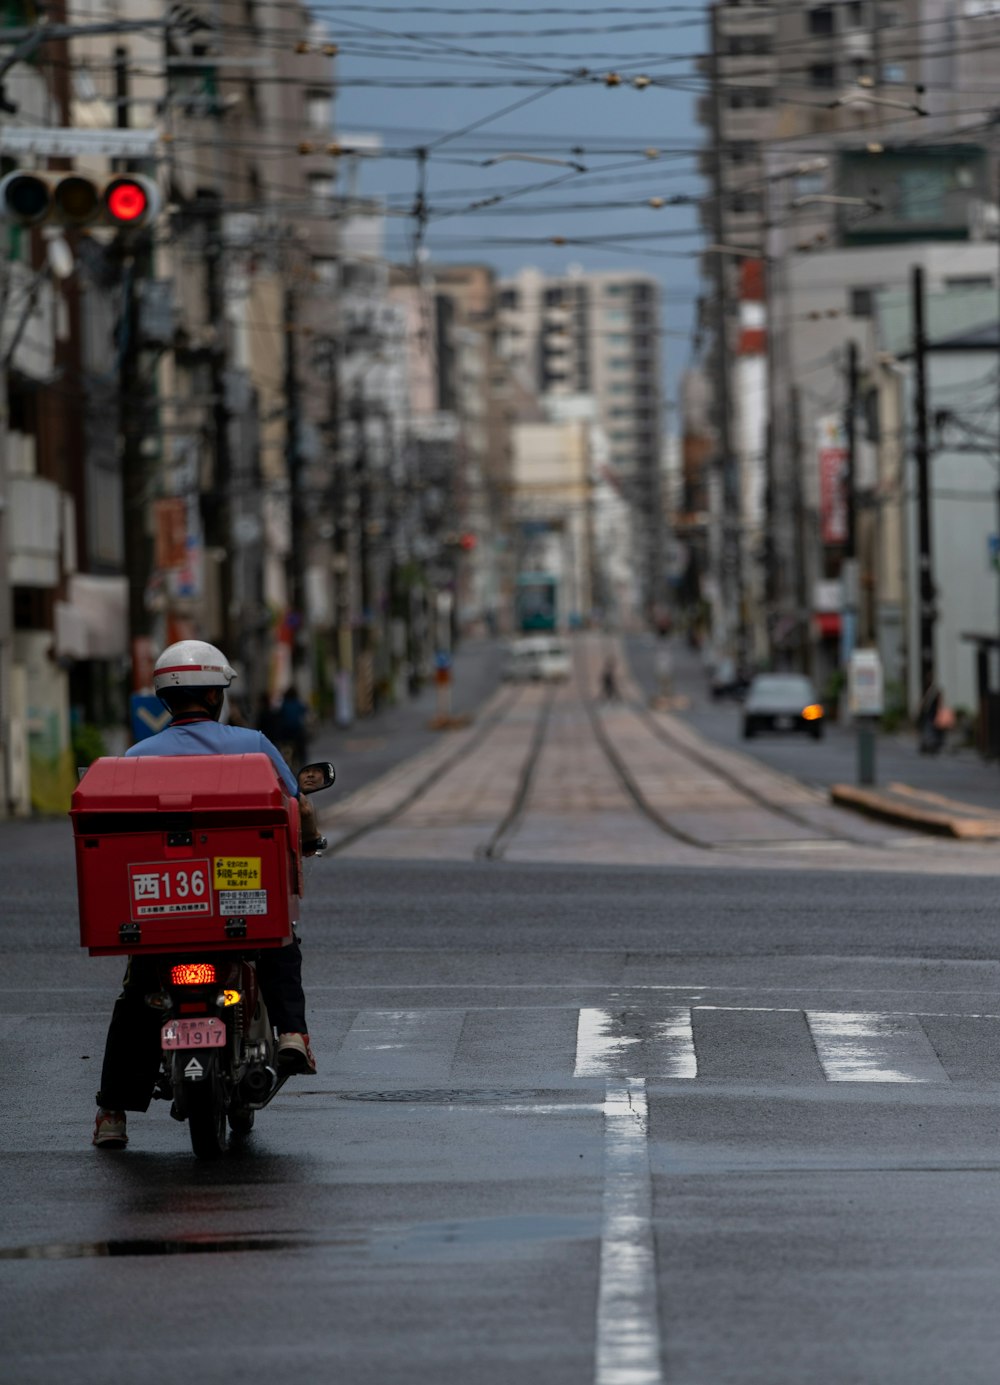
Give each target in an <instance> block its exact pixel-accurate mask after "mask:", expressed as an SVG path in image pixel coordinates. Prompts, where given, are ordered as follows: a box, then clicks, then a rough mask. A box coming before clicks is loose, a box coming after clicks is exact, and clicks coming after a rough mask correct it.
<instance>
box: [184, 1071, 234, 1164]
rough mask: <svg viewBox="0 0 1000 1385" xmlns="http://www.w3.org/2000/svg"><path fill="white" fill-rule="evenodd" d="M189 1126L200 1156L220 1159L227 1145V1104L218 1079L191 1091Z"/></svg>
mask: <svg viewBox="0 0 1000 1385" xmlns="http://www.w3.org/2000/svg"><path fill="white" fill-rule="evenodd" d="M187 1120H188V1130H189V1131H190V1133H191V1148H192V1150H193V1151H194V1154H195V1158H197V1159H218V1157H219V1155H220V1154H222V1153H224V1151H225V1149H226V1145H227V1136H226V1108H225V1105H224V1104H223V1100H222V1092H221V1091H220V1090H219V1088H218V1087H217V1086H216V1084H215V1083H214V1082H199V1083H198V1084H197V1085H192V1087H191V1090H190V1092H189V1093H188V1095H187Z"/></svg>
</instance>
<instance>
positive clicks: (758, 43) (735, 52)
mask: <svg viewBox="0 0 1000 1385" xmlns="http://www.w3.org/2000/svg"><path fill="white" fill-rule="evenodd" d="M726 52H727V53H728V54H729V55H730V57H734V58H739V57H743V56H744V55H755V56H763V55H765V54H767V53H770V52H771V39H770V36H769V35H768V34H730V36H729V38H728V39H727V40H726Z"/></svg>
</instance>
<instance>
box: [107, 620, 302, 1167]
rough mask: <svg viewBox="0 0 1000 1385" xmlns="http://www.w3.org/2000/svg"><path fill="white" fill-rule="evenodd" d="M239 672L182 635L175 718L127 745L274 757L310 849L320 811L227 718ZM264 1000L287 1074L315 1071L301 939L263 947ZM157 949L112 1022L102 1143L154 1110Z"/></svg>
mask: <svg viewBox="0 0 1000 1385" xmlns="http://www.w3.org/2000/svg"><path fill="white" fill-rule="evenodd" d="M235 677H236V671H235V669H233V668H231V667H230V665H229V662H228V660H227V659H226V657H225V655H224V654H223V653H222V652H221V650H218V649H216V648H215V646H214V645H211V644H207V643H205V642H204V641H203V640H181V641H179V642H178V643H177V644H172V645H170V646H169V648H167V649H165V650H164V651H163V653H162V654H161V655H160V657H159V659H157V661H156V666H155V668H154V670H153V688H154V691H155V692H156V694H157V696H158V697H159V699H160V701H161V702H162V703H163V705H164V706H165V707H166V708H167V710H168V711H169V712H170V713H171V720H170V723H169V725H168V726H166V727H165V728H164V729H163V730H162V731H159V732H157V734H156V735H154V736H150V737H148V738H147V739H146V740H144V741H139V742H138V743H137V744H136V745H133V746H132V747H131V749H129V750H127V751H126V752H125V753H126V755H128V756H134V755H247V754H261V753H263V754H265V755H267V756H269V757H270V759H271V760H272V761H273V762H274V766H275V769H276V770H277V773H278V776H279V778H280V779H281V781H282V783H283V784H284V786H285V788H286V789H287V791H288V793H289V794H290V795H292V796H293V797H295V798H298V800H299V819H300V823H301V833H302V850H303V853H304V854H305V855H307V856H308V855H311V854H312V853H313V852H314V851H315V850H316V849H317V847H318V846H319V845H320V844H321V843H320V838H319V831H318V828H317V824H316V816H315V812H314V810H313V807H312V804H311V803H310V802H309V800H308V798H306V797H305V796H303V795H300V794H299V786H298V784H297V782H296V779H295V776H294V775H293V773H292V771H291V770H290V769H289V767H288V765H287V764H286V763H285V761H284V759H283V758H282V756H281V755H280V753H279V752H278V750H277V749H276V748H275V746H274V745H272V744H271V742H270V741H269V740H268V739H267V737H266V736H265V735H263V734H262V733H261V732H260V731H253V730H251V729H250V728H249V727H245V726H224V725H222V724H221V723H220V721H219V717H220V716H221V714H222V709H223V706H224V703H225V697H226V688H228V686H229V684H230V683H231V682H232V681H233V679H234V678H235ZM257 977H258V980H259V982H260V988H261V993H262V995H263V998H264V1004H265V1005H266V1006H267V1010H268V1014H269V1016H270V1018H271V1021H272V1023H273V1024H274V1025H275V1027H276V1029H277V1031H278V1049H277V1062H278V1067H279V1069H280V1071H281V1072H282V1073H283V1074H284V1075H286V1076H288V1075H294V1074H296V1073H307V1074H311V1073H315V1071H316V1063H315V1060H314V1058H313V1054H312V1049H311V1048H310V1046H309V1034H308V1032H307V1029H306V1014H305V996H304V994H303V991H302V952H301V949H300V947H299V943H298V940H297V939H296V940H295V941H294V942H292V943H291V944H290V945H289V946H287V947H281V948H274V949H268V950H266V951H263V952H262V953H261V955H260V958H259V960H258V963H257ZM156 978H157V972H156V961H155V959H150V958H145V957H130V958H129V965H128V968H127V970H126V972H125V982H124V987H123V990H122V993H121V995H120V996H119V998H118V1000H117V1001H116V1003H115V1008H114V1012H113V1014H112V1016H111V1024H110V1026H109V1029H108V1038H107V1045H106V1048H105V1053H104V1065H103V1068H102V1070H101V1090H100V1091H99V1092H98V1094H97V1106H98V1109H97V1123H96V1125H95V1127H94V1138H93V1143H94V1144H95V1145H98V1146H100V1147H102V1148H110V1149H121V1148H124V1146H125V1145H126V1144H127V1143H128V1136H127V1134H126V1118H125V1113H126V1111H145V1110H147V1108H148V1107H149V1103H150V1101H151V1099H152V1095H153V1088H154V1085H155V1083H156V1077H157V1073H158V1071H159V1065H160V1035H159V1019H158V1017H157V1015H156V1014H155V1012H153V1011H151V1010H150V1009H149V1008H148V1007H147V1006H146V1003H145V997H146V995H147V994H148V993H149V992H150V991H153V990H155V989H156V985H157V979H156Z"/></svg>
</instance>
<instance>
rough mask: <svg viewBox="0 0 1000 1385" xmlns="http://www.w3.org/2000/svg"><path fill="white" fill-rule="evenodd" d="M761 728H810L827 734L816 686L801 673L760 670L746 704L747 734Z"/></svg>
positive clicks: (814, 732)
mask: <svg viewBox="0 0 1000 1385" xmlns="http://www.w3.org/2000/svg"><path fill="white" fill-rule="evenodd" d="M758 731H808V733H809V735H810V736H812V737H813V739H814V740H817V741H818V740H819V738H820V736H822V734H823V706H822V703H821V702H820V700H819V698H818V697H817V695H816V689H815V688H814V687H813V685H812V684H811V683H810V681H809V679H808V678H805V677H803V676H802V674H800V673H758V674H757V677H756V678H755V679H754V680H753V682H752V683H751V684H750V688H749V691H748V692H747V695H746V699H745V701H744V703H743V735H744V736H745V737H746V738H747V739H749V738H750V737H751V736H756V734H757V732H758Z"/></svg>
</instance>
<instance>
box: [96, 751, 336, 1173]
mask: <svg viewBox="0 0 1000 1385" xmlns="http://www.w3.org/2000/svg"><path fill="white" fill-rule="evenodd" d="M334 778H335V772H334V768H333V765H331V764H328V763H317V764H311V765H307V766H305V767H304V768H303V769H302V770H300V771H299V774H298V780H299V788H300V792H303V793H315V792H317V791H319V790H320V789H325V788H329V787H330V785H332V784H333V782H334ZM185 790H186V791H185ZM71 817H72V819H73V826H74V833H75V837H76V846H77V880H78V888H79V896H80V923H81V940H82V942H83V944H84V946H87V947H89V949H90V951H91V954H92V955H108V954H116V953H124V952H127V953H130V954H132V955H139V956H144V957H147V958H149V959H150V960H152V961H153V962H154V964H155V969H156V972H157V975H158V982H159V984H158V987H157V989H155V990H152V991H151V992H150V993H149V994H148V995H147V996H146V1004H147V1006H149V1007H150V1008H151V1009H152V1010H154V1011H156V1012H158V1013H159V1015H160V1016H161V1017H162V1024H161V1029H160V1039H161V1047H162V1064H161V1069H160V1073H159V1076H158V1078H157V1082H156V1087H155V1090H154V1097H158V1098H161V1099H165V1100H168V1101H170V1103H171V1105H170V1112H171V1115H172V1116H174V1117H175V1119H177V1120H179V1121H187V1123H188V1130H189V1132H190V1136H191V1148H192V1149H193V1151H194V1153H195V1154H196V1155H197V1157H198V1158H199V1159H214V1158H216V1157H218V1155H219V1154H221V1153H222V1152H223V1150H224V1149H225V1148H226V1144H227V1138H228V1136H227V1126H228V1128H229V1130H231V1131H232V1132H233V1133H234V1134H236V1135H246V1134H248V1133H249V1131H250V1130H251V1128H252V1126H253V1123H254V1116H255V1114H256V1112H257V1111H260V1110H262V1109H263V1108H264V1107H265V1106H267V1104H268V1103H269V1102H270V1101H272V1100H273V1098H274V1097H275V1095H276V1094H277V1093H278V1092H279V1091H280V1089H281V1087H282V1085H283V1084H284V1081H285V1078H284V1076H282V1074H281V1073H280V1071H279V1068H278V1064H277V1061H276V1048H277V1042H276V1038H275V1035H274V1030H273V1028H272V1026H271V1022H270V1020H269V1018H268V1014H267V1009H266V1007H265V1005H264V1000H263V997H262V995H261V992H260V986H259V984H258V978H257V971H256V959H257V957H258V955H259V954H260V952H261V951H262V949H264V948H272V947H274V946H280V945H282V944H284V943H287V942H288V941H290V940H291V938H292V929H293V927H294V924H295V922H296V918H297V906H298V897H299V896H300V895H301V892H302V849H304V850H305V851H306V852H308V853H309V854H320V853H321V852H322V850H323V848H324V847H325V846H326V841H325V839H323V838H322V837H320V838H317V839H316V840H315V841H310V842H305V843H302V844H301V846H300V842H299V814H298V804H297V802H296V800H295V799H294V798H292V797H290V796H289V795H288V794H287V793H286V791H285V790H284V788H283V786H282V785H281V784H280V783H279V781H278V779H277V775H276V774H275V772H274V769H273V766H272V765H271V762H270V761H269V760H268V758H267V756H265V755H243V756H214V755H213V756H184V757H180V756H175V757H164V758H154V757H152V756H146V757H139V758H134V759H133V758H123V759H120V760H112V759H110V758H109V759H104V760H98V761H95V763H94V765H92V766H91V767H90V769H89V770H88V771H87V772H86V774H85V775H84V777H83V778H82V779H81V781H80V784H79V785H78V787H77V790H76V792H75V794H74V796H73V807H72V809H71ZM123 916H125V917H123Z"/></svg>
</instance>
